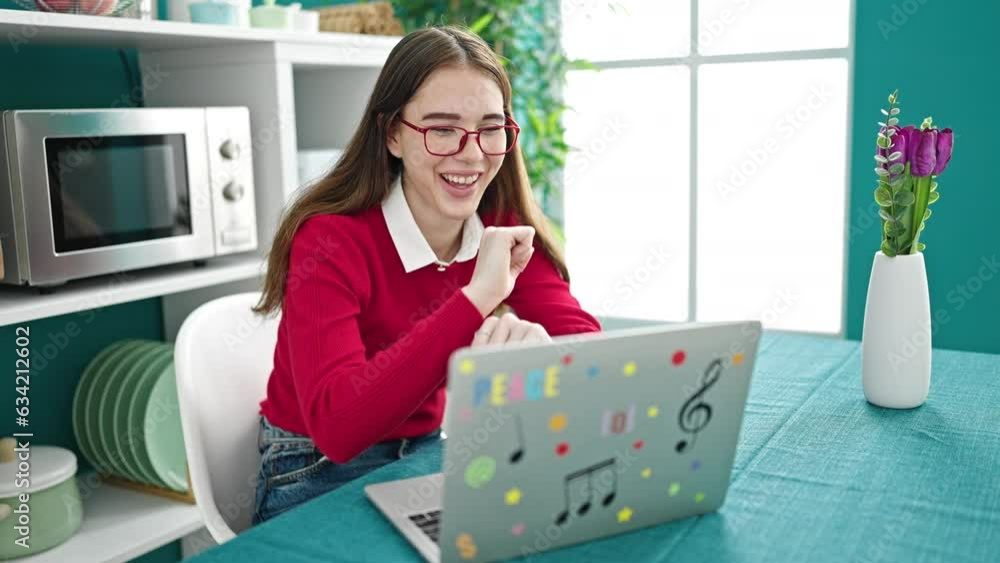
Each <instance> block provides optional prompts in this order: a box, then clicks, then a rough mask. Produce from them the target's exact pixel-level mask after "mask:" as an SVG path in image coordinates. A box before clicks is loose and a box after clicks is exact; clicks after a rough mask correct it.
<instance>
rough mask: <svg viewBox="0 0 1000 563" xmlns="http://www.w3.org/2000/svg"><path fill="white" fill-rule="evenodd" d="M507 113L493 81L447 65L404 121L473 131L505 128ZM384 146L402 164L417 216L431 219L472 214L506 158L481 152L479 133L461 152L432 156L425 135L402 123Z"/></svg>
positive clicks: (413, 102)
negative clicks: (502, 126)
mask: <svg viewBox="0 0 1000 563" xmlns="http://www.w3.org/2000/svg"><path fill="white" fill-rule="evenodd" d="M503 109H504V106H503V94H502V93H501V92H500V88H499V87H498V86H497V84H496V82H494V81H493V79H491V78H490V77H489V76H487V75H486V74H484V73H483V72H481V71H479V70H476V69H474V68H471V67H466V66H462V67H447V68H441V69H438V70H436V71H435V72H433V73H432V74H431V75H430V76H429V77H428V78H427V80H425V81H424V83H423V84H422V85H421V86H420V88H419V89H418V90H417V92H416V94H415V95H414V96H413V98H412V99H411V100H410V101H409V103H407V104H406V105H405V106H403V110H402V112H400V117H402V119H405V120H406V121H409V122H410V123H412V124H414V125H416V126H418V127H431V126H435V125H452V126H458V127H464V128H465V129H467V130H469V131H474V130H476V129H478V128H480V127H485V126H487V125H504V124H505V122H504V112H503ZM436 134H437V133H435V132H434V131H430V132H428V133H427V135H428V141H430V142H435V141H434V139H432V138H431V135H436ZM456 140H457V139H456ZM484 144H485V139H484ZM386 145H387V147H388V149H389V152H391V153H392V154H393V155H394V156H396V157H397V158H400V159H402V161H403V183H404V185H405V186H406V193H407V199H408V201H409V203H410V207H411V208H413V211H414V214H415V215H417V216H418V218H424V219H428V220H431V221H435V220H438V221H439V220H448V219H451V220H458V221H464V220H465V219H466V218H468V217H470V216H472V214H473V213H475V212H476V209H477V208H478V206H479V200H480V199H482V197H483V193H485V192H486V187H487V186H488V185H489V184H490V182H491V181H492V180H493V177H494V176H496V174H497V171H499V170H500V165H501V164H503V159H504V157H503V155H500V156H489V155H486V154H483V151H482V150H481V149H480V148H479V144H478V143H476V138H475V135H469V137H468V139H467V140H466V143H465V147H463V148H462V151H461V152H459V153H457V154H454V155H451V156H434V155H432V154H430V153H429V152H427V149H426V148H425V147H424V135H423V133H420V132H419V131H415V130H414V129H412V128H410V127H408V126H406V125H405V124H403V123H399V122H397V123H395V124H394V126H393V127H392V128H391V129H390V132H389V136H388V138H387V140H386ZM433 146H434V145H432V147H433ZM437 152H442V151H437Z"/></svg>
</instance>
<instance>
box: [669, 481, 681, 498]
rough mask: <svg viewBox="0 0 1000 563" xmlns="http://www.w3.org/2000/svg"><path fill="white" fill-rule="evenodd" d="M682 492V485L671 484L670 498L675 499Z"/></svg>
mask: <svg viewBox="0 0 1000 563" xmlns="http://www.w3.org/2000/svg"><path fill="white" fill-rule="evenodd" d="M679 492H681V484H680V483H670V496H672V497H675V496H677V493H679Z"/></svg>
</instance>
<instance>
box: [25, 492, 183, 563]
mask: <svg viewBox="0 0 1000 563" xmlns="http://www.w3.org/2000/svg"><path fill="white" fill-rule="evenodd" d="M77 483H78V485H79V487H80V494H81V497H83V524H82V525H81V526H80V529H79V530H78V531H77V533H76V534H75V535H74V536H73V537H72V538H70V539H69V540H67V541H66V542H65V543H62V544H60V545H57V546H55V547H53V548H52V549H48V550H46V551H43V552H41V553H39V554H37V555H33V556H31V557H27V558H24V559H18V561H19V562H23V563H66V562H68V561H101V562H103V563H120V562H124V561H129V560H131V559H134V558H136V557H139V556H141V555H143V554H145V553H149V552H150V551H152V550H154V549H156V548H158V547H161V546H163V545H166V544H167V543H170V542H172V541H176V540H178V539H181V538H183V537H184V536H186V535H188V534H190V533H192V532H196V531H198V530H199V529H201V528H202V527H203V524H202V519H201V513H200V512H198V507H196V506H194V505H191V504H185V503H183V502H179V501H176V500H168V499H164V498H160V497H157V496H153V495H148V494H144V493H139V492H135V491H132V490H129V489H125V488H122V487H116V486H114V485H109V484H107V483H102V484H99V485H98V486H97V487H94V488H93V489H90V488H89V486H88V485H87V480H86V479H84V478H81V477H78V478H77ZM88 492H89V495H88Z"/></svg>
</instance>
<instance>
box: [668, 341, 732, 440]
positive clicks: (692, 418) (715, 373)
mask: <svg viewBox="0 0 1000 563" xmlns="http://www.w3.org/2000/svg"><path fill="white" fill-rule="evenodd" d="M721 376H722V360H720V359H715V360H712V362H711V363H710V364H708V367H707V368H705V372H704V373H703V374H702V376H701V383H700V386H699V387H698V390H697V391H695V393H694V395H691V397H689V398H688V400H686V401H684V406H683V407H681V410H680V413H678V415H677V423H678V425H679V426H680V427H681V431H683V432H686V433H687V434H690V435H691V439H690V441H688V440H680V441H679V442H677V448H676V449H677V452H678V453H683V452H685V451H686V450H688V448H689V446H693V445H694V442H695V440H696V439H697V438H698V433H699V432H701V431H702V430H704V429H705V427H706V426H708V423H709V421H711V420H712V406H711V405H709V404H708V403H706V402H705V401H704V400H703V399H702V398H703V397H704V396H705V393H706V392H708V389H709V388H710V387H712V386H713V385H715V384H716V382H718V381H719V377H721Z"/></svg>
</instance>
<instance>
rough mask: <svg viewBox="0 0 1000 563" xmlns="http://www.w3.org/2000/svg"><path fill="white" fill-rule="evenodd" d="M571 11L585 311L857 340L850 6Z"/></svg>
mask: <svg viewBox="0 0 1000 563" xmlns="http://www.w3.org/2000/svg"><path fill="white" fill-rule="evenodd" d="M561 8H562V20H563V28H562V30H563V46H564V48H565V50H566V53H567V55H568V56H569V57H570V58H580V59H585V60H587V61H589V62H590V63H592V64H594V65H595V66H596V67H598V68H599V69H600V70H599V71H596V72H595V71H590V70H581V71H573V72H571V73H570V74H569V76H568V77H567V87H566V91H565V96H566V102H567V104H568V105H569V106H570V107H571V109H570V111H569V112H567V114H566V115H565V125H566V140H567V142H568V143H569V145H570V146H572V147H573V148H574V150H573V151H572V152H571V153H570V155H569V156H568V158H567V165H566V169H565V192H564V205H565V208H564V209H565V211H564V213H565V230H566V256H567V261H568V263H569V267H570V269H571V271H572V273H573V285H574V290H573V291H574V294H576V295H577V297H578V298H579V299H580V300H581V302H582V304H583V306H584V307H586V308H587V309H588V310H590V311H593V312H595V313H597V314H599V315H607V316H615V317H631V318H639V319H647V320H662V321H722V320H744V319H759V320H761V321H762V322H763V323H764V326H765V327H767V328H772V329H785V330H796V331H805V332H817V333H828V334H841V333H842V330H843V304H844V287H845V280H844V276H845V270H844V268H845V239H846V232H845V207H846V199H847V142H848V138H847V135H848V117H849V116H848V107H849V105H848V99H849V89H848V86H849V76H850V75H849V73H850V65H851V59H852V55H851V46H850V44H849V40H850V28H851V18H852V17H853V14H852V11H853V3H852V2H851V0H828V1H827V2H801V1H799V0H663V1H652V0H647V1H640V0H617V1H614V0H602V1H598V0H563V2H562V4H561Z"/></svg>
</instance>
